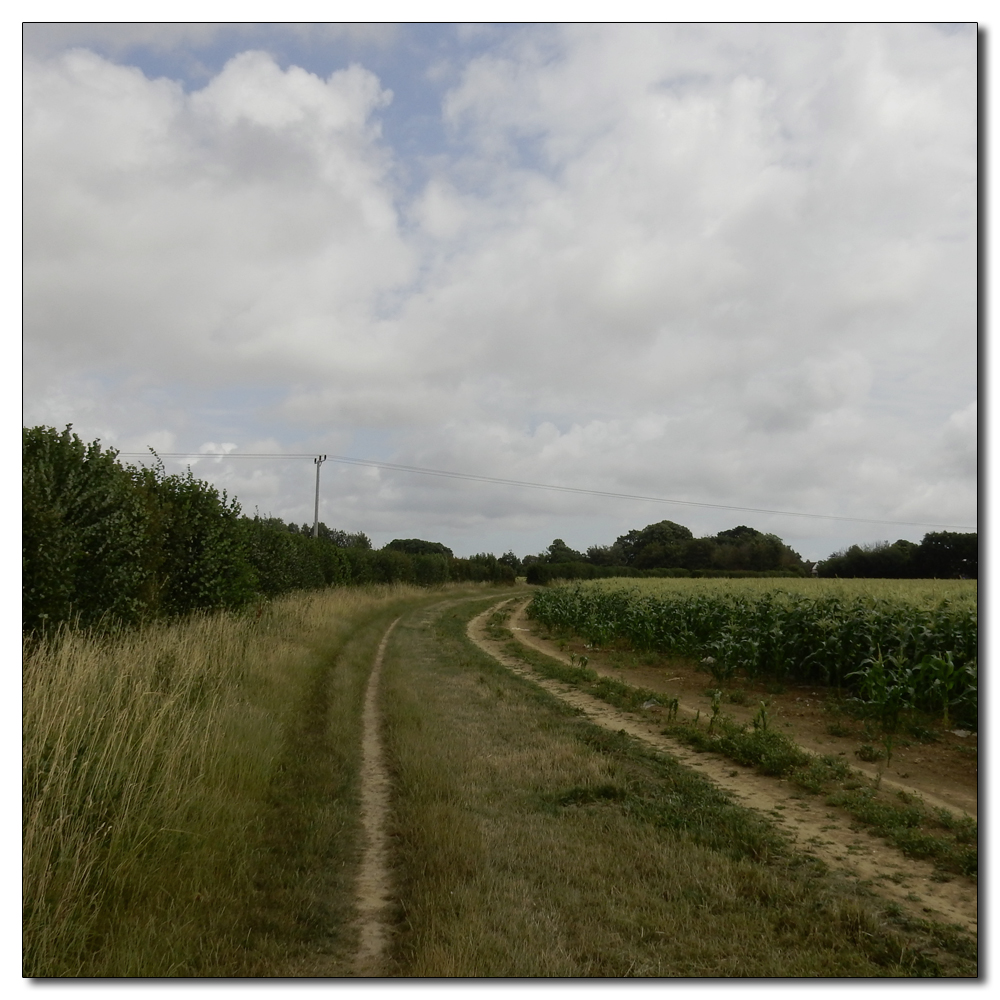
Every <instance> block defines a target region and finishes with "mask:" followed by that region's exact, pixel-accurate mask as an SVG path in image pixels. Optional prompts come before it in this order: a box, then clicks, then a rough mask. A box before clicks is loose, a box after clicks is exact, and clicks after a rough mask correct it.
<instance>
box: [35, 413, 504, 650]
mask: <svg viewBox="0 0 1000 1000" xmlns="http://www.w3.org/2000/svg"><path fill="white" fill-rule="evenodd" d="M22 470H23V510H22V516H23V537H22V554H21V561H22V578H23V588H24V589H23V626H24V628H25V629H26V630H27V631H33V630H37V629H46V628H49V627H51V626H53V625H58V624H59V623H60V622H65V621H74V622H76V623H77V624H79V625H81V626H83V627H94V626H97V625H101V624H104V625H108V626H110V625H114V624H130V623H134V622H137V621H139V620H142V619H144V618H149V617H155V616H163V615H179V614H185V613H187V612H190V611H194V610H211V609H218V608H233V609H235V608H240V607H243V606H245V605H246V604H248V603H249V602H251V601H254V600H259V599H260V598H270V597H275V596H277V595H278V594H283V593H287V592H288V591H292V590H308V589H314V588H317V587H324V586H348V585H365V584H379V583H411V584H417V585H420V586H435V585H439V584H443V583H447V582H448V581H450V580H473V581H483V582H489V583H509V584H512V583H513V582H514V572H513V570H512V569H511V568H510V567H509V566H506V565H504V564H502V563H500V562H499V561H498V560H497V559H496V557H495V556H492V555H487V554H482V555H477V556H473V557H472V558H471V559H456V558H454V557H453V556H451V555H450V550H448V549H445V547H444V546H439V550H440V551H434V550H433V549H431V550H428V549H426V548H425V551H424V552H423V553H420V552H419V551H414V552H406V551H399V550H398V546H397V547H396V548H394V547H392V543H390V546H387V547H386V548H384V549H382V550H381V551H378V552H375V551H372V550H371V548H370V547H369V548H362V547H353V548H343V547H341V546H340V545H338V544H337V540H350V541H359V540H360V542H361V543H363V544H367V538H365V537H364V536H361V535H353V536H349V535H346V534H344V533H343V532H330V531H328V530H325V531H323V532H321V535H322V536H328V537H319V538H313V537H312V536H311V535H309V534H306V533H304V531H305V529H302V530H300V529H298V528H296V527H295V526H294V525H289V524H285V522H283V521H281V520H280V519H279V518H261V517H253V518H249V517H244V516H242V515H241V512H240V505H239V503H238V502H237V501H236V500H235V499H230V498H229V497H228V496H227V495H226V493H224V492H223V493H220V492H219V491H218V490H217V489H216V488H215V487H214V486H212V485H211V484H209V483H206V482H203V481H202V480H199V479H195V478H194V476H193V475H192V473H191V471H190V469H189V470H188V471H187V473H185V474H184V475H167V473H166V471H165V470H164V468H163V466H162V464H159V463H158V464H157V465H156V466H154V467H152V468H141V467H135V466H123V465H121V464H119V462H118V461H117V452H115V451H114V450H103V449H102V448H101V446H100V445H99V444H98V442H96V441H95V442H93V443H92V444H85V443H84V442H83V441H81V440H80V438H79V437H77V435H76V434H74V433H72V427H71V426H67V427H66V429H65V430H63V431H61V432H58V431H56V430H55V429H54V428H51V427H31V428H24V430H23V435H22ZM321 527H322V526H321ZM410 541H411V542H412V541H413V540H410ZM424 544H425V545H426V543H424ZM446 552H447V553H448V554H445V553H446Z"/></svg>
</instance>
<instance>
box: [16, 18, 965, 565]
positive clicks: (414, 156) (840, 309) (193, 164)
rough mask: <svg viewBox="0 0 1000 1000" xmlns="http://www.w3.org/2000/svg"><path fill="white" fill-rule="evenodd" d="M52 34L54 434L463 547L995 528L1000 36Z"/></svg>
mask: <svg viewBox="0 0 1000 1000" xmlns="http://www.w3.org/2000/svg"><path fill="white" fill-rule="evenodd" d="M23 44H24V67H23V68H24V80H23V88H24V89H23V97H24V119H23V126H24V131H23V149H24V262H23V277H24V286H23V316H24V341H23V350H24V411H23V422H24V424H25V425H27V426H33V425H38V424H44V425H47V426H53V427H57V428H61V427H63V426H65V425H66V424H67V423H72V424H73V427H74V430H75V431H76V432H77V433H78V434H80V436H81V437H83V438H84V439H85V440H88V441H89V440H93V439H95V438H99V439H100V440H101V442H102V443H103V444H104V445H106V446H108V447H113V448H115V449H118V450H120V451H121V452H122V453H123V454H128V453H141V454H148V449H149V448H150V447H152V448H154V449H156V450H157V451H158V452H160V453H172V452H183V453H195V454H200V455H206V456H207V457H204V458H198V459H182V460H176V461H175V460H172V459H165V463H166V465H167V468H168V469H170V470H175V469H176V470H180V469H182V468H184V467H185V466H186V465H188V464H191V466H192V469H193V471H194V473H195V474H196V475H197V476H199V477H200V478H203V479H206V480H209V481H210V482H212V483H214V484H216V485H218V486H219V487H220V488H224V489H226V490H227V491H228V492H229V494H230V495H235V496H236V497H238V499H239V500H240V502H241V504H242V506H243V508H244V511H245V512H247V513H253V512H254V511H255V510H257V511H259V512H260V513H261V514H263V515H274V516H277V517H281V518H283V519H285V520H290V521H294V522H296V523H302V522H311V521H312V517H313V497H314V485H315V466H314V463H313V462H312V461H311V459H310V458H309V457H308V456H311V455H315V454H328V455H329V456H331V460H330V461H328V462H326V463H325V464H324V465H323V466H322V469H321V506H320V519H321V520H323V521H324V522H325V523H327V524H328V525H330V526H331V527H336V528H342V529H344V530H347V531H352V532H353V531H364V532H365V533H366V534H368V535H369V537H370V538H371V539H372V541H373V543H374V544H376V545H382V544H384V543H385V542H387V541H389V540H391V539H392V538H413V537H419V538H426V539H430V540H434V541H442V542H444V543H445V544H447V545H449V546H450V547H451V548H452V549H454V551H455V552H456V554H459V555H468V554H471V553H474V552H481V551H493V552H495V553H497V554H500V553H501V552H505V551H507V550H513V551H514V552H515V553H517V554H518V555H522V556H523V555H525V554H528V553H536V552H539V551H541V550H542V549H544V548H545V546H547V545H548V544H549V543H550V542H551V541H552V540H553V539H554V538H556V537H559V538H562V539H564V540H565V541H566V542H567V543H569V544H570V545H571V546H572V547H574V548H578V549H586V548H587V547H588V546H590V545H603V544H610V543H612V542H613V541H614V540H615V538H616V537H617V536H619V535H621V534H623V533H625V532H626V531H628V530H629V529H631V528H641V527H642V526H644V525H646V524H649V523H652V522H655V521H659V520H662V519H665V518H669V519H670V520H674V521H677V522H678V523H680V524H684V525H686V526H687V527H689V528H690V529H691V530H692V531H693V532H694V534H695V535H707V534H714V533H715V532H717V531H719V530H722V529H724V528H729V527H733V526H735V525H738V524H748V525H751V526H753V527H756V528H757V529H758V530H761V531H768V532H773V533H775V534H777V535H779V536H780V537H781V538H783V539H784V540H785V541H786V542H787V543H788V544H790V545H791V546H792V548H794V549H795V550H796V551H798V552H800V553H801V554H802V556H803V557H804V558H807V559H822V558H825V557H826V556H828V555H830V554H831V553H832V552H834V551H837V550H840V549H842V548H844V547H846V546H847V545H850V544H853V543H868V542H874V541H880V540H888V541H894V540H896V539H897V538H909V539H912V540H914V541H919V540H920V538H921V537H922V536H923V535H924V534H925V533H926V532H927V531H933V530H941V529H942V528H948V529H950V530H975V529H976V526H977V422H978V421H977V394H978V369H977V350H978V331H977V169H978V161H977V118H976V115H977V35H976V29H975V26H974V25H970V24H958V25H940V26H939V25H930V24H805V23H803V24H774V23H770V24H752V23H748V24H575V25H571V24H499V25H488V24H480V25H459V24H449V23H443V24H404V25H399V26H395V25H391V24H374V25H363V24H349V25H342V26H338V25H328V24H324V25H292V24H247V25H238V24H237V25H234V24H229V25H212V24H191V25H188V24H181V23H171V24H134V25H133V24H127V23H118V24H87V23H74V24H62V23H48V24H29V25H27V26H26V28H25V31H24V35H23ZM222 453H228V454H241V453H242V454H246V455H248V456H253V455H259V454H278V455H304V456H307V457H305V458H287V459H270V458H253V457H247V458H241V459H238V458H227V457H222ZM211 456H215V457H211ZM334 456H339V457H349V458H355V459H361V460H365V461H368V462H372V463H382V464H383V465H406V466H410V467H418V468H422V469H431V470H443V471H447V472H452V473H458V474H461V475H465V476H471V477H484V478H489V479H501V480H515V481H518V482H529V483H536V484H548V485H555V486H560V487H569V488H572V489H575V490H579V491H591V492H589V493H588V492H565V491H555V490H541V489H528V488H524V487H519V486H513V485H508V484H502V483H490V482H483V481H481V480H476V479H462V478H446V477H441V476H430V475H421V474H416V473H411V472H402V471H399V470H393V469H389V468H377V467H375V466H374V465H356V464H349V463H343V462H336V461H333V460H332V459H333V457H334ZM597 494H617V496H607V495H597ZM637 496H642V497H653V498H660V499H661V500H672V501H679V502H677V503H665V502H653V501H650V500H638V499H628V498H627V497H637ZM765 511H775V512H785V513H765ZM798 515H813V516H798ZM816 515H824V516H816ZM827 515H829V516H827Z"/></svg>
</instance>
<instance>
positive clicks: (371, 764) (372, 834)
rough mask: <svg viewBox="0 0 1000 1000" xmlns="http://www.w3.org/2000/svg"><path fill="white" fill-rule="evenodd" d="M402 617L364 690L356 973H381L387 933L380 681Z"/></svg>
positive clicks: (386, 786)
mask: <svg viewBox="0 0 1000 1000" xmlns="http://www.w3.org/2000/svg"><path fill="white" fill-rule="evenodd" d="M398 621H399V619H398V618H397V619H396V621H394V622H393V623H392V624H391V625H390V626H389V627H388V628H387V629H386V632H385V635H383V636H382V641H381V642H380V643H379V647H378V652H377V653H376V654H375V663H374V665H373V666H372V672H371V675H370V676H369V678H368V687H367V688H366V690H365V707H364V715H363V717H362V726H363V733H364V736H363V737H362V760H361V825H362V828H363V830H364V837H365V850H364V855H363V857H362V860H361V870H360V872H359V873H358V884H357V907H358V932H359V945H358V952H357V956H356V959H355V968H354V974H355V975H356V976H378V975H380V974H381V965H382V954H383V951H384V950H385V945H386V939H387V929H386V919H385V913H386V909H387V907H388V906H389V905H390V902H391V898H390V896H391V892H392V881H391V879H390V876H389V864H388V853H387V840H386V832H385V829H386V819H387V817H388V815H389V805H390V803H389V791H390V789H389V772H388V771H387V769H386V766H385V760H384V756H383V753H382V737H381V733H380V731H379V730H380V720H379V711H378V684H379V678H380V677H381V673H382V659H383V657H384V655H385V647H386V644H387V643H388V641H389V636H390V634H391V633H392V630H393V629H394V628H395V627H396V622H398Z"/></svg>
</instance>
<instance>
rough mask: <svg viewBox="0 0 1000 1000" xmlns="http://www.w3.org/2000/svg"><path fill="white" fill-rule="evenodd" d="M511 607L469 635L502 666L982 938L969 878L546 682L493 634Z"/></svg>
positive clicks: (480, 620)
mask: <svg viewBox="0 0 1000 1000" xmlns="http://www.w3.org/2000/svg"><path fill="white" fill-rule="evenodd" d="M508 604H510V599H508V600H506V601H501V602H499V603H498V604H496V605H494V606H493V607H492V608H490V609H488V610H487V611H485V612H483V613H482V614H480V615H478V616H476V617H475V618H473V619H472V621H471V622H470V623H469V626H468V630H467V632H468V636H469V638H470V639H471V640H472V641H473V642H474V643H475V644H476V645H477V646H479V648H480V649H482V650H483V651H484V652H486V653H488V654H489V655H490V656H492V657H493V658H494V659H496V660H497V661H499V662H500V663H501V664H503V666H505V667H506V668H508V669H509V670H511V671H512V672H514V673H516V674H518V675H519V676H522V677H524V678H527V679H529V680H531V681H532V682H533V683H535V684H537V685H539V686H540V687H542V688H543V689H545V690H546V691H548V692H549V693H551V694H553V695H555V696H556V697H557V698H559V699H561V700H562V701H564V702H565V703H567V704H569V705H571V706H572V707H574V708H576V709H578V710H579V711H581V712H582V713H583V714H584V715H585V716H586V717H587V718H588V719H589V720H590V721H591V722H593V723H595V724H597V725H600V726H603V727H604V728H607V729H611V730H613V731H619V730H622V731H624V732H626V733H628V734H629V735H630V736H632V737H634V738H636V739H638V740H641V741H642V742H643V743H645V744H646V745H648V746H651V747H653V748H654V749H656V750H659V751H662V752H664V753H667V754H669V755H670V756H671V757H673V758H675V759H676V760H678V761H679V762H680V763H682V764H684V765H686V766H689V767H692V768H697V769H698V772H699V773H700V774H702V775H703V776H704V777H706V778H708V779H709V780H711V781H712V782H713V783H715V784H716V785H718V786H719V787H720V788H722V789H724V790H725V791H727V792H729V793H730V794H732V796H733V798H734V799H735V800H736V801H737V802H739V803H740V804H741V805H743V806H746V807H748V808H752V809H755V810H757V811H760V812H763V813H765V814H767V815H769V816H770V818H772V819H773V820H774V821H775V822H776V824H777V825H778V827H779V828H780V829H781V830H783V831H784V832H785V833H786V834H787V835H788V836H789V837H790V839H791V841H792V842H793V844H794V845H795V846H796V848H797V849H798V850H800V851H802V852H804V853H808V854H810V855H813V856H815V857H817V858H820V859H821V860H823V861H824V862H825V863H826V864H827V865H829V866H830V868H831V870H833V871H835V872H838V873H840V874H842V875H843V876H844V877H846V878H849V879H852V880H855V881H856V882H860V883H865V884H866V885H867V886H868V888H869V890H870V891H872V892H875V893H877V894H878V895H880V896H882V897H884V898H885V899H886V900H887V901H891V902H893V903H896V904H898V905H899V907H900V908H901V909H902V910H903V911H905V912H906V913H907V914H908V915H910V916H912V917H914V918H917V919H921V920H927V919H931V920H935V921H938V922H940V923H945V924H957V925H961V926H964V927H966V928H967V929H968V930H969V931H971V932H972V933H977V929H978V890H977V886H976V884H975V883H974V882H972V881H971V880H969V879H966V878H961V877H955V878H954V879H953V880H952V881H949V882H937V881H934V880H933V878H932V876H933V874H934V868H933V866H932V865H930V864H927V863H925V862H922V861H918V860H915V859H912V858H907V857H906V856H904V855H903V854H902V853H901V852H899V851H897V850H896V849H895V848H893V847H890V846H889V845H888V844H885V843H884V842H883V841H881V840H880V839H877V838H875V837H873V836H869V835H868V834H865V833H854V832H852V830H851V826H852V824H853V822H854V821H853V819H852V818H851V817H850V816H849V815H848V814H847V813H846V812H844V811H842V810H839V809H837V808H835V807H832V806H829V805H826V804H825V803H824V802H823V801H822V800H821V799H818V798H816V797H813V796H805V795H803V793H801V792H800V791H797V790H796V789H795V788H794V787H793V786H791V785H790V784H789V783H788V782H787V781H785V780H783V779H775V778H768V777H764V776H762V775H758V774H756V773H754V772H752V771H750V770H748V769H746V768H742V767H740V766H739V765H736V764H734V763H733V762H732V761H730V760H728V759H726V758H723V757H720V756H716V755H714V754H711V753H699V752H696V751H694V750H692V749H691V748H689V747H687V746H685V745H684V744H682V743H679V742H677V741H675V740H672V739H670V738H669V737H666V736H664V735H662V733H660V731H659V728H660V724H658V721H657V720H656V719H655V718H651V717H650V716H645V717H644V715H643V714H642V713H632V712H625V711H621V710H619V709H616V708H614V707H612V706H611V705H608V704H607V703H606V702H603V701H600V700H599V699H597V698H593V697H591V696H590V695H588V694H585V693H584V692H582V691H580V690H578V689H577V688H575V687H573V686H572V685H569V684H566V683H563V682H560V681H555V680H551V679H548V678H545V677H543V676H541V675H540V674H538V673H536V672H535V671H533V670H531V669H530V667H528V666H527V664H525V663H524V662H523V661H522V660H520V659H517V658H516V657H514V656H511V655H510V654H509V653H507V652H506V651H505V650H504V648H503V644H502V643H499V642H497V641H496V640H494V639H492V638H491V637H490V636H489V634H488V632H487V622H488V620H489V618H490V617H491V615H493V614H494V613H495V612H496V611H498V610H499V609H501V608H503V607H505V606H507V605H508ZM523 607H524V603H523V602H522V603H521V604H519V605H517V606H516V608H517V610H518V611H519V612H523ZM511 624H512V625H514V627H515V629H516V630H514V631H512V633H511V634H512V635H513V636H514V637H515V638H516V639H517V640H518V641H519V642H521V643H523V644H524V645H530V646H531V647H532V648H534V649H536V650H538V651H540V652H543V653H544V654H545V655H547V656H550V657H552V658H553V659H555V660H558V661H560V662H564V661H566V660H567V657H566V656H565V655H564V654H561V653H560V651H559V649H558V648H557V647H556V645H555V644H554V643H548V642H546V641H545V640H542V639H540V638H539V637H537V636H534V635H532V634H531V632H530V630H528V622H527V620H526V619H524V618H523V617H521V616H520V615H517V616H516V617H515V618H514V620H513V621H512V622H511ZM609 675H611V674H609Z"/></svg>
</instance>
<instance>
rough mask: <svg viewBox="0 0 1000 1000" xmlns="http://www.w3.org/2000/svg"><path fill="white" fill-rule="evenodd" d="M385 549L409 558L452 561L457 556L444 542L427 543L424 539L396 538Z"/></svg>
mask: <svg viewBox="0 0 1000 1000" xmlns="http://www.w3.org/2000/svg"><path fill="white" fill-rule="evenodd" d="M385 547H386V548H387V549H391V550H392V551H394V552H405V553H406V554H407V555H409V556H447V557H448V558H449V559H451V558H452V557H453V556H454V555H455V553H454V552H452V551H451V549H449V548H448V546H447V545H444V544H443V543H442V542H425V541H424V540H423V539H422V538H394V539H393V540H392V541H391V542H389V543H388V545H386V546H385Z"/></svg>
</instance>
